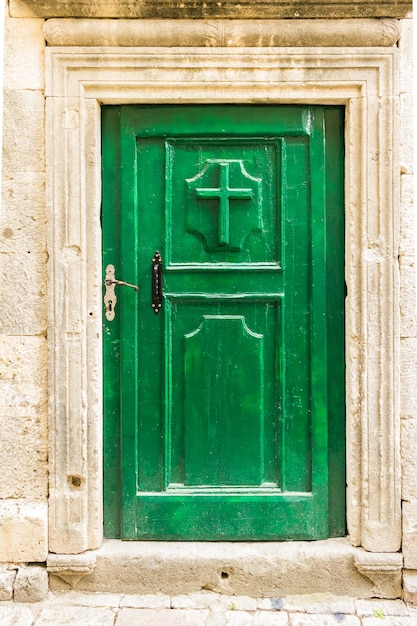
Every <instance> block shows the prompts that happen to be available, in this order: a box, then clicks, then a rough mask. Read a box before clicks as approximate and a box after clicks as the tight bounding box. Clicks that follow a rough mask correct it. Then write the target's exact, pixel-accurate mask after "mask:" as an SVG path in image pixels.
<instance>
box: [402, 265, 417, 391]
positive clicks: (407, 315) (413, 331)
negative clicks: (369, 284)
mask: <svg viewBox="0 0 417 626" xmlns="http://www.w3.org/2000/svg"><path fill="white" fill-rule="evenodd" d="M400 279H401V295H400V314H401V337H417V294H416V264H415V257H414V256H402V257H400ZM416 383H417V380H416Z"/></svg>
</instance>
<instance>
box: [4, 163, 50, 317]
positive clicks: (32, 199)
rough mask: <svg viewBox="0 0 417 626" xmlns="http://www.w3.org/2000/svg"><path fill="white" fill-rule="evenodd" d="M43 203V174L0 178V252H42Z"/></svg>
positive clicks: (21, 173) (43, 247) (22, 173)
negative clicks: (0, 180) (0, 208)
mask: <svg viewBox="0 0 417 626" xmlns="http://www.w3.org/2000/svg"><path fill="white" fill-rule="evenodd" d="M45 203H46V198H45V175H44V174H42V173H40V172H19V173H18V174H16V175H15V176H9V177H8V178H6V177H5V178H4V179H3V186H2V210H1V211H0V255H1V254H4V253H11V254H18V253H19V252H20V251H21V250H30V251H31V254H35V253H36V254H40V255H42V254H44V253H45V252H46V224H45V222H46V215H45ZM0 258H1V257H0ZM43 262H45V261H44V259H43ZM16 313H17V311H16ZM45 313H46V311H45ZM44 324H45V322H44Z"/></svg>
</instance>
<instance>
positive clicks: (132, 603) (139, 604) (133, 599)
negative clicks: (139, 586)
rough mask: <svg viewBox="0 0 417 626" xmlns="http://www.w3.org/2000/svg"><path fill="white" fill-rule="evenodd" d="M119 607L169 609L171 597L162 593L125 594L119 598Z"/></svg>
mask: <svg viewBox="0 0 417 626" xmlns="http://www.w3.org/2000/svg"><path fill="white" fill-rule="evenodd" d="M119 606H121V607H128V608H131V609H169V608H171V598H170V597H169V596H166V595H164V594H162V593H158V594H148V595H141V596H136V595H125V596H122V597H121V599H120V605H119Z"/></svg>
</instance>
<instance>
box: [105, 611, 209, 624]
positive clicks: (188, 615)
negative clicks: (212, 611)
mask: <svg viewBox="0 0 417 626" xmlns="http://www.w3.org/2000/svg"><path fill="white" fill-rule="evenodd" d="M208 613H209V612H208V610H207V609H206V610H202V611H197V610H192V609H189V610H185V611H173V610H171V609H121V610H120V611H119V614H118V616H117V620H116V624H115V626H132V625H133V624H135V623H137V624H140V625H141V626H157V625H159V624H161V625H162V624H164V626H202V624H204V623H205V621H206V619H207V617H208Z"/></svg>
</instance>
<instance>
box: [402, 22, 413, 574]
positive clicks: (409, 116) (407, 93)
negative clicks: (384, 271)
mask: <svg viewBox="0 0 417 626" xmlns="http://www.w3.org/2000/svg"><path fill="white" fill-rule="evenodd" d="M401 26H402V29H401V39H400V41H399V48H400V51H401V56H400V116H401V122H400V128H401V131H400V145H401V148H400V169H401V216H400V247H399V251H398V254H399V263H400V277H401V299H400V314H401V357H400V364H401V418H402V420H401V456H402V499H403V554H404V567H405V569H406V570H408V569H417V455H416V453H415V442H416V441H417V392H416V381H417V315H416V274H415V254H416V249H415V233H416V231H415V209H414V204H413V191H414V153H413V149H414V141H413V132H412V128H413V96H412V86H413V66H412V26H413V25H412V21H411V20H409V19H408V20H403V22H402V25H401ZM406 577H407V575H406Z"/></svg>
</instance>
